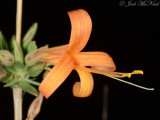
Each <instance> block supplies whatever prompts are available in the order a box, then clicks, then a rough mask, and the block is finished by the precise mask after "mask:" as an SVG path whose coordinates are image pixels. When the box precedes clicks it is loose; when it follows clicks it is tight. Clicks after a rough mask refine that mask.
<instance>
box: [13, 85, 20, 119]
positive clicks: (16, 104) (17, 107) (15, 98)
mask: <svg viewBox="0 0 160 120" xmlns="http://www.w3.org/2000/svg"><path fill="white" fill-rule="evenodd" d="M12 91H13V103H14V120H22V89H21V88H18V87H16V88H12Z"/></svg>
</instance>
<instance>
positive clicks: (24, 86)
mask: <svg viewBox="0 0 160 120" xmlns="http://www.w3.org/2000/svg"><path fill="white" fill-rule="evenodd" d="M19 87H20V88H21V89H22V90H24V91H25V92H27V93H29V94H32V95H35V96H37V95H38V94H39V93H38V91H37V89H36V88H35V87H33V86H32V85H30V84H29V83H27V82H25V81H20V82H19Z"/></svg>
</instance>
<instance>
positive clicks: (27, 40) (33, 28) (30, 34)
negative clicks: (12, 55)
mask: <svg viewBox="0 0 160 120" xmlns="http://www.w3.org/2000/svg"><path fill="white" fill-rule="evenodd" d="M37 27H38V24H37V23H34V24H33V25H32V26H31V27H30V29H29V30H28V31H27V33H26V34H25V36H24V38H23V40H22V46H23V49H24V50H26V49H27V47H28V45H29V43H30V42H31V41H32V40H33V38H34V36H35V34H36V31H37Z"/></svg>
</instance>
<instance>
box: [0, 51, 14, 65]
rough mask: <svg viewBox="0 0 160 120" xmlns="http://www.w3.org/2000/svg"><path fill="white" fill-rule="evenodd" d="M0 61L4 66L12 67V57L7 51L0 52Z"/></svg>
mask: <svg viewBox="0 0 160 120" xmlns="http://www.w3.org/2000/svg"><path fill="white" fill-rule="evenodd" d="M0 61H1V62H2V64H3V65H5V66H12V65H13V64H14V56H13V55H12V53H10V52H9V51H8V50H0Z"/></svg>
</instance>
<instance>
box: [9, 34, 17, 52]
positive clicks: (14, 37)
mask: <svg viewBox="0 0 160 120" xmlns="http://www.w3.org/2000/svg"><path fill="white" fill-rule="evenodd" d="M14 41H16V36H15V35H13V36H12V37H11V40H10V48H11V51H12V50H13V49H14Z"/></svg>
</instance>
